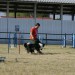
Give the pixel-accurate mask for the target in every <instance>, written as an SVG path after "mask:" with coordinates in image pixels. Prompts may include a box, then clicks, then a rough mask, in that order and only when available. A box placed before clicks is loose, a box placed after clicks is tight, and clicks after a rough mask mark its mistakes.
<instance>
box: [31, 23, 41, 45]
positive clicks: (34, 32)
mask: <svg viewBox="0 0 75 75" xmlns="http://www.w3.org/2000/svg"><path fill="white" fill-rule="evenodd" d="M39 27H40V24H39V23H36V24H35V26H33V27H31V29H30V40H31V41H32V42H33V43H34V44H35V43H39V42H40V41H39V39H38V38H37V37H38V28H39Z"/></svg>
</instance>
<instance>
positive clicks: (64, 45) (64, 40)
mask: <svg viewBox="0 0 75 75" xmlns="http://www.w3.org/2000/svg"><path fill="white" fill-rule="evenodd" d="M63 47H66V33H65V35H64V38H63Z"/></svg>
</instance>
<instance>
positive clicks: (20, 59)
mask: <svg viewBox="0 0 75 75" xmlns="http://www.w3.org/2000/svg"><path fill="white" fill-rule="evenodd" d="M20 49H21V51H20V54H19V47H17V48H10V51H9V54H8V46H7V45H4V44H0V57H6V59H5V62H0V75H75V49H74V48H72V47H71V46H67V48H62V46H61V45H46V46H45V47H44V49H43V50H42V52H43V54H42V55H41V54H37V53H36V54H30V53H29V54H27V53H26V50H25V49H24V47H23V45H21V46H20Z"/></svg>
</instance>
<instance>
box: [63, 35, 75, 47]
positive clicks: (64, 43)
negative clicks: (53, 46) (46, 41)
mask: <svg viewBox="0 0 75 75" xmlns="http://www.w3.org/2000/svg"><path fill="white" fill-rule="evenodd" d="M66 41H68V40H66V34H65V36H64V38H63V47H66ZM71 41H72V47H73V48H75V34H72V40H71Z"/></svg>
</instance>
